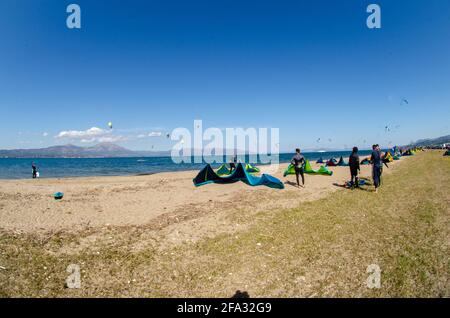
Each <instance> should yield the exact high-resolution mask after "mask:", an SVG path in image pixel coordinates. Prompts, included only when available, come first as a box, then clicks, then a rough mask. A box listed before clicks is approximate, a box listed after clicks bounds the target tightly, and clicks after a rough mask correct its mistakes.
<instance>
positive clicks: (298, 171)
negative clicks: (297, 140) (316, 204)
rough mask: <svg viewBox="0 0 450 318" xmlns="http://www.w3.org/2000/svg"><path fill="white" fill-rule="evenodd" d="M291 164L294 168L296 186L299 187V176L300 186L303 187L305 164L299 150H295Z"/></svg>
mask: <svg viewBox="0 0 450 318" xmlns="http://www.w3.org/2000/svg"><path fill="white" fill-rule="evenodd" d="M291 164H292V165H293V166H294V170H295V177H296V179H297V186H298V187H300V180H299V176H301V177H302V186H303V187H304V186H305V175H304V169H303V167H304V165H305V164H306V160H305V157H304V156H303V155H302V154H301V151H300V149H299V148H297V149H295V155H294V157H292V160H291Z"/></svg>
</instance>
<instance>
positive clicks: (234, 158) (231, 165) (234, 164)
mask: <svg viewBox="0 0 450 318" xmlns="http://www.w3.org/2000/svg"><path fill="white" fill-rule="evenodd" d="M236 163H237V157H236V156H234V157H233V162H230V173H232V172H233V170H235V169H236Z"/></svg>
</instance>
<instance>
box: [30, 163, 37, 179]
mask: <svg viewBox="0 0 450 318" xmlns="http://www.w3.org/2000/svg"><path fill="white" fill-rule="evenodd" d="M31 171H32V173H33V179H36V178H37V167H36V164H35V163H34V162H32V163H31Z"/></svg>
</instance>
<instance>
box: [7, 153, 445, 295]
mask: <svg viewBox="0 0 450 318" xmlns="http://www.w3.org/2000/svg"><path fill="white" fill-rule="evenodd" d="M402 160H403V161H404V162H402V163H401V164H400V165H398V166H397V167H396V170H395V171H394V172H393V173H392V174H389V175H387V176H386V177H385V178H384V180H383V186H382V187H381V189H380V192H379V193H378V194H375V193H373V192H370V191H361V190H342V191H337V192H335V193H333V194H331V195H329V196H327V197H326V198H323V199H321V200H317V201H312V202H306V203H302V204H300V205H299V206H298V207H297V208H295V209H288V210H276V211H274V210H269V211H264V212H259V213H258V214H257V215H256V217H255V215H254V214H252V216H251V217H247V216H246V215H245V209H243V210H241V211H239V212H236V213H235V214H232V215H230V216H229V219H230V222H235V223H237V222H238V223H240V224H244V225H245V224H247V225H248V226H246V227H243V228H244V230H241V231H239V232H237V233H232V234H231V233H230V234H222V235H219V236H216V237H212V238H205V239H203V240H201V241H199V242H196V243H183V244H181V245H179V246H175V247H173V246H172V247H170V246H169V247H161V246H158V244H157V243H154V242H147V240H148V239H146V238H147V236H146V231H148V229H145V227H143V228H139V227H129V228H107V229H86V230H85V231H82V232H78V233H65V232H60V233H54V234H53V235H49V236H47V237H43V236H42V235H24V234H13V233H6V232H3V233H1V234H0V266H3V267H5V268H6V269H0V296H1V297H15V296H19V297H86V296H88V297H94V296H95V297H98V296H106V297H135V296H142V297H179V296H181V297H196V296H199V297H209V296H212V297H216V296H217V297H230V296H231V295H233V293H234V292H235V291H236V290H237V289H240V290H245V291H247V292H248V293H249V294H250V297H263V296H267V297H270V296H273V297H324V296H331V297H448V296H450V284H449V277H450V276H449V274H450V262H449V255H450V250H449V237H450V235H449V234H450V224H449V220H450V218H449V216H450V215H449V214H450V208H449V207H450V204H449V203H450V202H449V201H450V187H449V181H450V160H449V159H448V158H445V157H442V154H441V153H440V152H425V153H419V154H418V155H416V156H413V157H410V158H405V159H402ZM90 237H95V240H92V241H90V242H89V243H88V244H86V243H83V242H84V241H85V240H86V239H87V238H90ZM138 243H143V245H142V246H143V247H142V248H139V249H136V248H135V246H136V244H138ZM146 243H148V244H146ZM68 247H70V248H68ZM71 263H74V264H79V265H80V267H81V270H82V272H81V283H82V286H81V288H80V289H69V288H66V287H65V280H66V277H67V276H68V275H69V274H68V273H67V272H66V268H67V266H68V265H69V264H71ZM370 264H377V265H378V266H379V267H380V268H381V271H382V272H381V287H380V288H379V289H376V288H375V289H370V288H368V287H367V285H366V279H367V277H368V275H369V274H368V273H366V269H367V267H368V266H369V265H370Z"/></svg>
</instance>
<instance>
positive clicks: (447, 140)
mask: <svg viewBox="0 0 450 318" xmlns="http://www.w3.org/2000/svg"><path fill="white" fill-rule="evenodd" d="M442 144H450V135H447V136H442V137H438V138H428V139H420V140H417V141H416V142H414V143H412V144H410V145H409V146H436V145H442ZM324 150H325V149H324ZM326 150H327V151H331V149H326ZM333 150H334V149H333ZM311 151H317V150H311ZM224 153H226V150H224ZM162 156H170V151H134V150H130V149H127V148H124V147H121V146H118V145H115V144H113V143H108V142H104V143H99V144H97V145H94V146H90V147H80V146H75V145H71V144H68V145H61V146H52V147H47V148H36V149H11V150H0V158H113V157H162Z"/></svg>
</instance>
